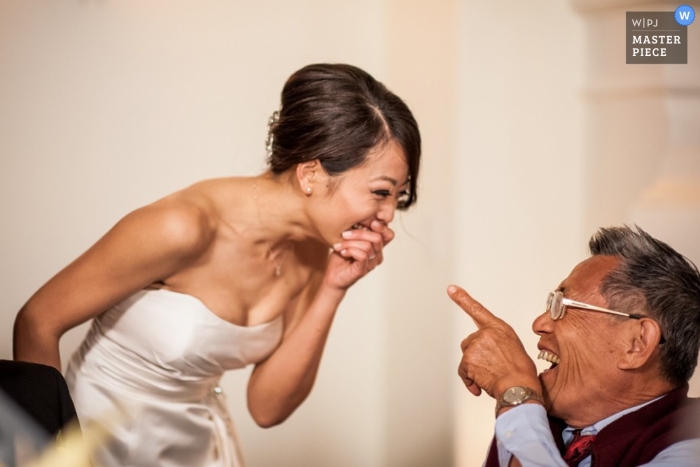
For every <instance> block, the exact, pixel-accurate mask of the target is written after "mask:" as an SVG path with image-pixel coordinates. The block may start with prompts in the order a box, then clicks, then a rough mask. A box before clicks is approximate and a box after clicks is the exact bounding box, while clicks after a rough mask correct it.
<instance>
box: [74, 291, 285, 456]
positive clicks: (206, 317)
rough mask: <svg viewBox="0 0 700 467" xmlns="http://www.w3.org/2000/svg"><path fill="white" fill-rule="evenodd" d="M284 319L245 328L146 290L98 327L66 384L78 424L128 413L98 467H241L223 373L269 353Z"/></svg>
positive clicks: (187, 298)
mask: <svg viewBox="0 0 700 467" xmlns="http://www.w3.org/2000/svg"><path fill="white" fill-rule="evenodd" d="M282 327H283V326H282V318H281V317H280V318H277V319H275V320H273V321H271V322H269V323H265V324H261V325H257V326H251V327H245V326H238V325H235V324H232V323H230V322H228V321H225V320H223V319H222V318H219V317H218V316H217V315H215V314H214V313H213V312H212V311H211V310H209V309H208V308H207V307H206V306H205V305H204V304H203V303H202V302H201V301H200V300H198V299H197V298H195V297H193V296H191V295H186V294H182V293H177V292H172V291H169V290H165V289H160V290H143V291H140V292H138V293H136V294H135V295H133V296H131V297H130V298H128V299H126V300H124V301H123V302H121V303H120V304H118V305H116V306H114V307H113V308H111V309H110V310H108V311H106V312H105V313H103V314H101V315H100V316H99V317H97V318H95V319H94V321H93V323H92V327H91V328H90V331H89V332H88V334H87V336H86V337H85V341H84V342H83V343H82V345H81V347H80V348H79V349H78V350H77V351H76V352H75V354H74V355H73V357H72V358H71V360H70V362H69V364H68V369H67V372H66V380H67V381H68V386H69V388H70V391H71V396H72V397H73V401H74V403H75V408H76V410H77V412H78V418H79V419H80V422H81V424H83V425H84V426H87V425H88V424H89V423H90V422H92V421H95V420H96V421H100V420H101V419H102V418H103V417H111V416H113V415H114V414H115V413H116V412H118V411H120V410H126V411H127V412H128V413H129V414H130V415H131V417H129V419H127V421H126V422H125V423H120V424H119V425H118V426H117V427H116V428H115V429H114V430H113V440H112V442H111V443H109V444H108V445H106V446H104V447H103V448H101V449H100V450H99V451H98V452H97V454H96V456H95V459H94V460H95V463H96V465H97V466H101V467H126V466H162V467H198V466H207V467H242V466H243V465H244V463H243V457H242V455H241V451H240V446H239V443H238V438H237V436H236V432H235V429H234V426H233V423H232V421H231V419H230V417H229V415H228V411H227V408H226V403H225V399H224V395H223V393H222V391H221V389H220V388H219V386H218V381H219V378H220V376H221V375H222V374H223V372H224V371H226V370H231V369H235V368H243V367H244V366H246V365H248V364H251V363H256V362H259V361H261V360H263V359H264V358H266V357H267V356H269V355H270V353H272V351H273V350H274V349H275V348H276V347H277V345H278V344H279V342H280V340H281V337H282Z"/></svg>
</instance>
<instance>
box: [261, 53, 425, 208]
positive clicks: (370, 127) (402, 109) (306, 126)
mask: <svg viewBox="0 0 700 467" xmlns="http://www.w3.org/2000/svg"><path fill="white" fill-rule="evenodd" d="M392 140H393V141H396V142H397V143H398V144H399V146H401V148H402V149H403V153H404V156H405V158H406V164H407V165H408V174H409V189H408V193H407V195H406V196H403V197H401V198H400V199H399V205H398V209H406V208H408V207H409V206H410V205H411V204H413V203H414V202H415V201H416V199H417V193H416V184H417V181H418V168H419V164H420V155H421V139H420V132H419V131H418V124H417V123H416V120H415V119H414V118H413V115H412V114H411V111H410V110H409V109H408V106H406V104H405V103H404V102H403V101H402V100H401V99H400V98H399V97H398V96H396V95H394V94H393V93H392V92H391V91H389V90H388V89H387V88H386V87H385V86H384V85H383V84H382V83H380V82H378V81H377V80H375V79H374V78H372V76H370V75H369V74H368V73H366V72H365V71H363V70H361V69H359V68H357V67H354V66H351V65H343V64H317V65H308V66H306V67H304V68H302V69H301V70H299V71H297V72H296V73H294V74H293V75H292V76H290V77H289V79H288V80H287V82H286V83H285V85H284V89H283V90H282V105H281V108H280V111H279V115H278V116H277V115H275V118H273V119H272V120H271V121H270V134H269V135H268V143H269V147H268V151H269V153H268V162H269V164H270V168H271V169H272V172H273V173H275V174H281V173H283V172H285V171H287V170H289V169H290V168H292V167H294V166H295V165H296V164H299V163H301V162H307V161H312V160H318V161H319V162H320V163H321V165H322V167H323V169H324V170H325V171H326V172H327V173H328V174H329V175H339V174H342V173H343V172H345V171H347V170H349V169H352V168H353V167H357V166H359V165H361V164H362V163H363V162H365V160H366V159H367V155H368V153H369V152H370V151H371V150H372V149H373V148H375V147H377V146H378V145H382V144H386V143H388V142H390V141H392Z"/></svg>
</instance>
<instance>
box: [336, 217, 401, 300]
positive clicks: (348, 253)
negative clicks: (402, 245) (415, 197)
mask: <svg viewBox="0 0 700 467" xmlns="http://www.w3.org/2000/svg"><path fill="white" fill-rule="evenodd" d="M393 239H394V231H393V230H391V229H390V228H389V226H387V225H386V224H385V223H384V222H381V221H378V220H374V221H372V223H371V224H370V225H369V229H368V228H367V227H365V226H362V225H361V226H359V228H355V229H350V230H346V231H345V232H343V240H342V241H340V242H338V243H336V244H334V245H333V252H332V253H331V255H330V258H329V259H328V268H327V269H326V274H325V278H324V282H325V283H326V284H327V285H328V286H330V287H334V288H338V289H347V288H348V287H350V286H351V285H353V284H354V283H355V282H357V280H358V279H360V278H362V277H364V276H365V275H366V274H367V273H368V272H370V271H371V270H372V269H374V268H375V267H377V266H378V265H380V264H381V263H382V261H383V260H384V252H383V250H384V247H385V246H386V245H387V244H388V243H389V242H391V241H392V240H393Z"/></svg>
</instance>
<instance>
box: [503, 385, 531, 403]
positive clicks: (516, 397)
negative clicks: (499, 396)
mask: <svg viewBox="0 0 700 467" xmlns="http://www.w3.org/2000/svg"><path fill="white" fill-rule="evenodd" d="M527 395H528V394H527V391H526V390H525V388H520V387H514V388H510V389H508V390H507V391H506V392H505V393H504V394H503V400H504V401H506V402H507V403H509V404H517V403H518V402H522V401H523V399H525V397H527Z"/></svg>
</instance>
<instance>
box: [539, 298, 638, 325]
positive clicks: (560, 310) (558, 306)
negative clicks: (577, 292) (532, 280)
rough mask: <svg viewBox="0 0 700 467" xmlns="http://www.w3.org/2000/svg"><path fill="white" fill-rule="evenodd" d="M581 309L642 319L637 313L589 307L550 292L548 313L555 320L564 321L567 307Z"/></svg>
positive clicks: (586, 304)
mask: <svg viewBox="0 0 700 467" xmlns="http://www.w3.org/2000/svg"><path fill="white" fill-rule="evenodd" d="M567 306H570V307H572V308H580V309H582V310H589V311H600V312H602V313H610V314H611V315H618V316H626V317H627V318H633V319H640V318H641V317H642V315H638V314H635V313H623V312H621V311H614V310H608V309H607V308H601V307H599V306H594V305H589V304H588V303H583V302H577V301H576V300H570V299H568V298H564V294H563V293H562V292H560V291H556V292H549V297H547V311H548V312H549V315H550V316H551V317H552V319H553V320H555V321H556V320H558V319H562V318H563V317H564V315H565V314H566V307H567Z"/></svg>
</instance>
